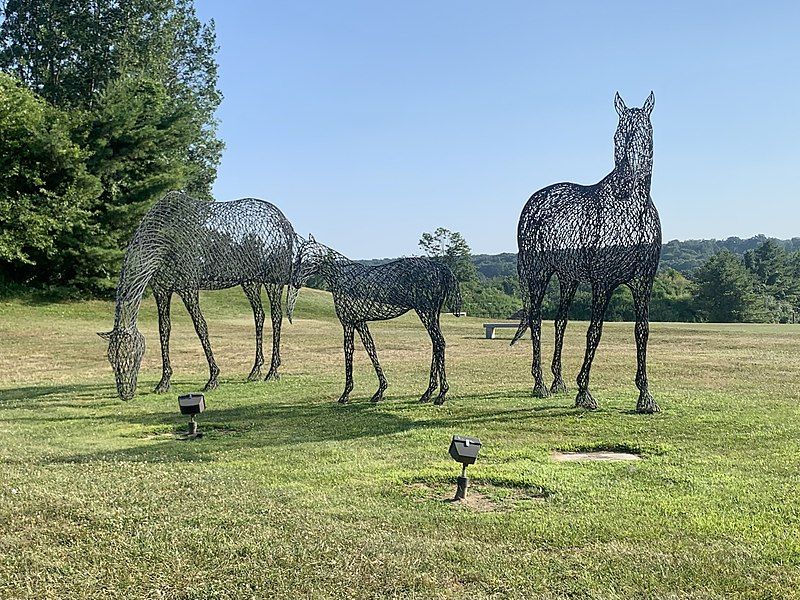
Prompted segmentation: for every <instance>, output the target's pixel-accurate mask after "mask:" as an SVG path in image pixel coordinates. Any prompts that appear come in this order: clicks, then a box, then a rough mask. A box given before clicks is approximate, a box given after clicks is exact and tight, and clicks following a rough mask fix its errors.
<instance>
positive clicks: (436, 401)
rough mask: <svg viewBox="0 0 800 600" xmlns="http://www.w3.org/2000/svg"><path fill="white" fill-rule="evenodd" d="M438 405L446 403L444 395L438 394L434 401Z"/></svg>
mask: <svg viewBox="0 0 800 600" xmlns="http://www.w3.org/2000/svg"><path fill="white" fill-rule="evenodd" d="M433 403H434V404H435V405H436V406H441V405H442V404H444V396H438V397H437V398H436V400H434V401H433Z"/></svg>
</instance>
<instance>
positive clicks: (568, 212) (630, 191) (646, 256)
mask: <svg viewBox="0 0 800 600" xmlns="http://www.w3.org/2000/svg"><path fill="white" fill-rule="evenodd" d="M654 102H655V99H654V96H653V94H652V93H651V94H650V96H649V97H648V99H647V101H646V102H645V104H644V106H643V107H642V108H630V109H629V108H627V107H626V106H625V104H624V102H623V101H622V99H621V98H620V96H619V94H617V96H616V98H615V106H616V109H617V112H618V114H619V118H620V120H619V125H618V127H617V131H616V134H615V135H614V170H613V171H612V172H611V173H609V174H608V175H607V176H606V177H605V178H603V179H602V180H601V181H600V182H599V183H596V184H595V185H589V186H584V185H578V184H575V183H558V184H555V185H551V186H549V187H546V188H544V189H542V190H539V191H538V192H536V193H535V194H533V196H531V198H530V200H528V202H527V204H526V205H525V207H524V208H523V210H522V214H521V215H520V220H519V226H518V230H517V243H518V249H519V253H518V257H517V270H518V273H519V278H520V286H521V289H522V296H523V301H524V310H523V317H522V320H521V322H520V326H519V329H518V330H517V334H516V335H515V336H514V340H513V341H512V344H513V343H514V342H516V341H517V340H518V339H519V338H520V337H521V336H522V334H523V333H524V332H525V330H526V329H527V328H528V327H530V329H531V337H532V343H533V364H532V368H531V372H532V374H533V378H534V394H536V395H537V396H540V397H544V396H547V395H548V394H549V393H557V392H564V391H566V385H565V384H564V380H563V377H562V374H561V349H562V345H563V341H564V330H565V328H566V324H567V315H568V312H569V307H570V305H571V303H572V300H573V298H574V296H575V291H576V289H577V287H578V284H579V283H588V284H589V285H590V286H591V289H592V310H591V322H590V324H589V329H588V332H587V336H586V353H585V356H584V361H583V366H582V368H581V371H580V373H579V375H578V378H577V384H578V394H577V397H576V400H575V404H576V406H581V407H584V408H589V409H594V408H596V407H597V403H596V401H595V400H594V398H593V397H592V395H591V393H590V392H589V372H590V370H591V365H592V361H593V359H594V355H595V351H596V350H597V346H598V344H599V343H600V336H601V334H602V328H603V318H604V315H605V311H606V308H607V307H608V303H609V301H610V299H611V295H612V293H613V292H614V290H615V289H616V288H617V287H618V286H620V285H622V284H625V285H628V286H629V287H630V289H631V292H632V294H633V300H634V307H635V311H636V326H635V337H636V347H637V373H636V385H637V387H638V388H639V400H638V402H637V410H638V411H639V412H656V411H658V410H659V408H658V405H657V404H656V402H655V400H654V399H653V397H652V396H651V395H650V392H649V389H648V380H647V366H646V363H647V340H648V336H649V316H648V311H649V303H650V295H651V290H652V286H653V279H654V277H655V274H656V271H657V270H658V261H659V257H660V251H661V224H660V222H659V218H658V211H657V210H656V207H655V205H654V204H653V201H652V199H651V198H650V181H651V176H652V169H653V130H652V126H651V124H650V113H651V111H652V109H653V105H654ZM553 275H556V276H557V277H558V282H559V286H560V292H561V297H560V303H559V308H558V312H557V316H556V324H555V325H556V326H555V330H556V333H555V336H556V339H555V350H554V353H553V362H552V372H553V377H554V379H553V384H552V386H551V388H550V390H549V391H548V389H547V387H546V386H545V384H544V380H543V376H542V368H541V305H542V299H543V297H544V294H545V291H546V289H547V286H548V283H549V281H550V279H551V277H552V276H553Z"/></svg>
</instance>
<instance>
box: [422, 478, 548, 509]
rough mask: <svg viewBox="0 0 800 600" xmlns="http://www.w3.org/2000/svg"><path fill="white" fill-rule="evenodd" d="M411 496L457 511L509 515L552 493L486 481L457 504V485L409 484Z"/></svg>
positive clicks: (473, 486) (472, 487) (476, 484)
mask: <svg viewBox="0 0 800 600" xmlns="http://www.w3.org/2000/svg"><path fill="white" fill-rule="evenodd" d="M407 490H408V492H409V495H410V496H411V497H412V498H413V499H414V500H416V501H417V502H432V501H433V502H440V503H443V504H447V505H450V506H453V507H454V508H459V509H465V510H473V511H475V512H502V511H509V510H514V509H515V508H518V507H519V506H522V505H524V504H525V503H526V502H531V501H538V502H543V501H544V500H546V498H547V496H548V495H549V493H547V492H545V491H543V490H542V489H539V488H527V487H514V486H510V485H494V484H492V483H487V482H485V481H475V482H473V481H470V484H469V488H468V489H467V496H466V498H464V499H463V500H455V499H454V496H455V492H456V484H455V481H453V483H452V484H449V483H445V482H435V483H434V482H427V481H416V482H412V483H408V484H407Z"/></svg>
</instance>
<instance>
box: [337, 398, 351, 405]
mask: <svg viewBox="0 0 800 600" xmlns="http://www.w3.org/2000/svg"><path fill="white" fill-rule="evenodd" d="M348 402H350V398H349V397H348V396H342V397H341V398H339V404H347V403H348Z"/></svg>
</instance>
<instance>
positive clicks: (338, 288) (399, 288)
mask: <svg viewBox="0 0 800 600" xmlns="http://www.w3.org/2000/svg"><path fill="white" fill-rule="evenodd" d="M312 275H319V276H320V277H322V279H324V281H325V282H326V284H327V285H328V287H329V289H330V290H331V292H332V293H333V302H334V306H335V308H336V314H337V316H338V317H339V321H340V322H341V324H342V328H343V329H344V358H345V386H344V392H343V393H342V395H341V397H340V398H339V402H340V403H345V402H347V401H348V400H349V397H350V392H351V391H352V390H353V352H354V346H353V337H354V332H355V331H358V335H359V336H360V337H361V341H362V343H363V344H364V349H365V350H366V351H367V354H368V355H369V358H370V360H371V361H372V366H373V367H374V368H375V373H376V375H377V376H378V384H379V385H378V391H376V392H375V394H374V395H373V396H372V401H373V402H378V401H379V400H381V399H382V398H383V392H384V391H385V390H386V387H387V385H388V383H387V381H386V377H385V375H384V374H383V369H382V368H381V365H380V363H379V362H378V354H377V352H376V350H375V343H374V342H373V340H372V334H371V333H370V331H369V327H368V326H367V321H384V320H387V319H394V318H395V317H399V316H400V315H402V314H405V313H407V312H408V311H409V310H414V311H415V312H416V313H417V315H418V316H419V319H420V321H422V324H423V325H424V326H425V329H427V330H428V335H430V337H431V343H432V345H433V353H432V358H431V371H430V383H429V385H428V389H427V390H425V393H423V394H422V397H421V398H420V402H427V401H429V400H430V399H431V396H432V395H433V393H434V391H435V390H436V388H437V387H438V388H439V394H438V396H436V400H435V401H434V403H435V404H442V403H444V400H445V394H447V390H448V389H449V386H448V385H447V376H446V374H445V366H444V350H445V341H444V336H443V335H442V331H441V328H440V327H439V313H440V312H441V310H442V306H444V305H445V304H447V306H448V308H449V309H450V310H451V312H453V314H455V315H456V316H458V314H459V313H460V312H461V291H460V289H459V285H458V280H457V279H456V278H455V275H453V272H452V271H451V270H450V268H449V267H448V266H447V265H445V264H443V263H440V262H436V261H433V260H431V259H428V258H401V259H398V260H393V261H391V262H389V263H385V264H382V265H378V266H372V267H368V266H365V265H362V264H359V263H356V262H353V261H351V260H349V259H348V258H346V257H344V256H342V255H341V254H339V253H338V252H336V251H334V250H332V249H330V248H328V247H327V246H324V245H323V244H320V243H319V242H317V241H315V240H314V238H313V237H312V236H309V238H308V241H304V242H302V243H300V245H299V248H298V251H297V257H296V258H295V261H294V266H293V267H292V280H291V284H290V285H289V300H288V307H287V311H288V315H289V320H290V321H291V318H292V313H293V312H294V305H295V302H296V300H297V294H298V292H299V290H300V288H301V287H302V286H303V285H304V284H305V282H306V281H308V279H309V278H310V277H311V276H312Z"/></svg>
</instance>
